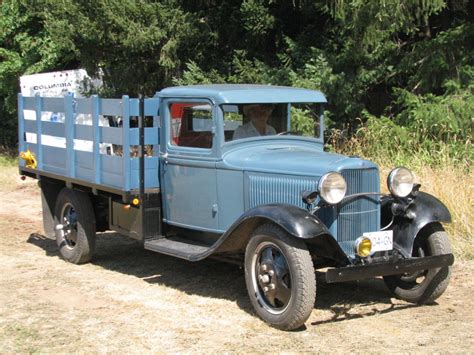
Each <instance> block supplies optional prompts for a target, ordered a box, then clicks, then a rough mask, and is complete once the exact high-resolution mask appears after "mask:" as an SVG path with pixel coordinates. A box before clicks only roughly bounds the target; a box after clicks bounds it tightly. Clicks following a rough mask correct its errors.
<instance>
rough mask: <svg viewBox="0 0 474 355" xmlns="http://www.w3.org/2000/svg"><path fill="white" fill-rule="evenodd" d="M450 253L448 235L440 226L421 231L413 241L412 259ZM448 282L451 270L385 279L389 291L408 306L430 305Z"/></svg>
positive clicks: (421, 272) (432, 226) (434, 270)
mask: <svg viewBox="0 0 474 355" xmlns="http://www.w3.org/2000/svg"><path fill="white" fill-rule="evenodd" d="M450 253H452V250H451V244H450V243H449V239H448V235H447V234H446V232H445V231H444V229H443V227H442V226H441V225H439V224H433V225H430V226H428V227H426V228H425V229H423V230H422V231H421V233H420V235H418V236H417V237H416V239H415V243H414V245H413V253H412V255H413V256H416V257H420V256H433V255H442V254H450ZM450 278H451V266H446V267H443V268H437V269H429V270H423V271H420V272H416V273H412V274H403V275H395V276H385V277H384V281H385V284H386V285H387V287H388V289H389V290H390V291H391V292H392V293H393V294H394V295H395V296H396V297H397V298H400V299H402V300H405V301H407V302H412V303H418V304H429V303H433V302H434V301H435V300H436V299H437V298H438V297H440V296H441V295H442V294H443V292H444V291H445V290H446V288H447V287H448V284H449V280H450Z"/></svg>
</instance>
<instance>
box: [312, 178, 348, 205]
mask: <svg viewBox="0 0 474 355" xmlns="http://www.w3.org/2000/svg"><path fill="white" fill-rule="evenodd" d="M346 189H347V185H346V180H344V178H343V177H342V175H341V174H339V173H335V172H332V173H327V174H325V175H323V176H322V177H321V179H320V180H319V184H318V191H319V196H321V198H322V199H323V200H324V201H325V202H327V203H329V204H331V205H335V204H336V203H339V202H341V201H342V199H343V198H344V196H345V195H346Z"/></svg>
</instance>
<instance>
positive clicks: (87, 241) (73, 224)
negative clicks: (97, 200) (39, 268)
mask: <svg viewBox="0 0 474 355" xmlns="http://www.w3.org/2000/svg"><path fill="white" fill-rule="evenodd" d="M54 224H55V228H56V243H57V244H58V248H59V253H60V254H61V256H62V257H63V258H64V259H65V260H67V261H69V262H71V263H73V264H84V263H87V262H89V261H90V260H91V258H92V256H93V254H94V249H95V232H96V227H95V216H94V209H93V207H92V203H91V201H90V199H89V196H88V195H87V194H86V193H84V192H81V191H77V190H72V189H69V188H63V189H62V190H61V192H60V193H59V195H58V198H57V200H56V207H55V209H54ZM61 226H63V228H61Z"/></svg>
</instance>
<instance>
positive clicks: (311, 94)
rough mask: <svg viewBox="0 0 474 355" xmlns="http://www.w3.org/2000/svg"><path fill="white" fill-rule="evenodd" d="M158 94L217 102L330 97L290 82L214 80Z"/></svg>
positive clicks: (311, 100) (275, 100)
mask: <svg viewBox="0 0 474 355" xmlns="http://www.w3.org/2000/svg"><path fill="white" fill-rule="evenodd" d="M155 96H156V97H161V98H168V97H169V98H176V97H194V98H196V97H198V98H210V99H211V100H212V101H213V102H214V103H215V104H217V105H221V104H228V103H232V104H243V103H249V104H250V103H286V102H294V103H309V102H318V103H325V102H327V101H326V97H325V96H324V94H323V93H322V92H320V91H317V90H308V89H301V88H293V87H288V86H273V85H251V84H214V85H189V86H175V87H170V88H166V89H163V90H161V91H159V92H157V93H156V95H155Z"/></svg>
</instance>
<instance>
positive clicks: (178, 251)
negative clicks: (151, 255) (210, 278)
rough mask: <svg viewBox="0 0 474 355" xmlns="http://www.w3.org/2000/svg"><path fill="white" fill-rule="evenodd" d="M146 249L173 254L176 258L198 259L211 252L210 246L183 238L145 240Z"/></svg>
mask: <svg viewBox="0 0 474 355" xmlns="http://www.w3.org/2000/svg"><path fill="white" fill-rule="evenodd" d="M144 247H145V249H146V250H151V251H155V252H157V253H161V254H166V255H170V256H174V257H177V258H181V259H185V260H189V261H199V260H202V259H204V258H206V257H207V256H208V255H210V254H211V253H212V250H213V248H212V246H208V245H202V244H196V243H195V242H191V241H189V240H186V239H184V238H177V237H172V238H160V239H150V240H145V245H144Z"/></svg>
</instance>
